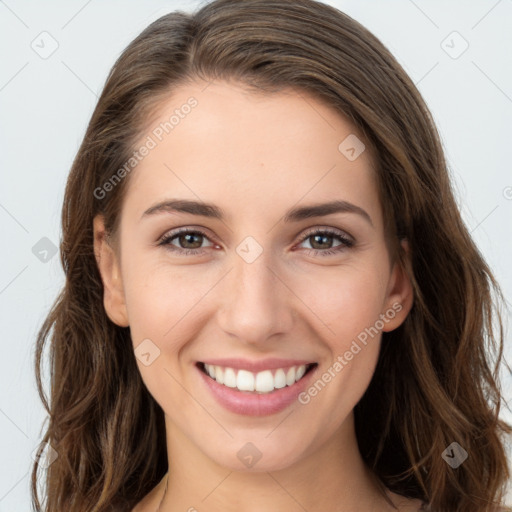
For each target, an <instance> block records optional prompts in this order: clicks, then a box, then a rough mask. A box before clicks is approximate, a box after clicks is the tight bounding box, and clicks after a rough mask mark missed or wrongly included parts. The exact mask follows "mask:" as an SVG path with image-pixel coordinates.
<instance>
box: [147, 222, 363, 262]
mask: <svg viewBox="0 0 512 512" xmlns="http://www.w3.org/2000/svg"><path fill="white" fill-rule="evenodd" d="M183 234H191V235H201V236H203V237H205V238H206V239H208V240H209V238H208V235H207V234H206V233H205V232H204V231H201V230H200V229H189V228H181V229H178V230H176V231H173V232H171V233H168V234H166V235H164V236H163V237H162V238H161V239H160V240H159V241H158V243H157V245H158V246H166V249H167V250H169V251H172V252H177V253H181V254H182V255H184V256H188V255H196V256H198V255H200V254H202V253H203V252H204V250H202V249H181V248H176V247H173V246H172V245H171V243H170V242H171V241H172V240H174V239H175V238H177V237H178V236H179V235H183ZM315 235H328V236H332V237H333V238H337V239H338V240H339V241H341V242H342V243H341V244H340V245H338V246H337V247H334V248H331V249H326V250H321V249H306V250H307V251H308V254H309V252H310V251H312V252H313V253H314V254H318V253H320V254H321V255H322V256H330V255H331V254H336V253H338V252H341V251H343V250H345V249H350V248H351V247H353V246H354V242H353V241H352V240H351V239H349V238H348V237H346V236H345V235H344V234H343V233H342V232H339V231H336V230H333V229H330V228H323V229H316V230H313V231H310V232H308V233H306V235H304V236H303V237H302V239H301V240H300V242H299V244H302V243H304V242H305V241H306V240H307V239H308V238H311V237H312V236H315Z"/></svg>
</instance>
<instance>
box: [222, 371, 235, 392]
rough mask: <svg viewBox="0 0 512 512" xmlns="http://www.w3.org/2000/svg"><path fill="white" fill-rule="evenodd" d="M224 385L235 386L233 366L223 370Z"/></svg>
mask: <svg viewBox="0 0 512 512" xmlns="http://www.w3.org/2000/svg"><path fill="white" fill-rule="evenodd" d="M224 386H228V387H229V388H236V373H235V370H233V368H226V370H225V371H224Z"/></svg>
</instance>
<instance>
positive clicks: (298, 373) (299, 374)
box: [295, 365, 306, 381]
mask: <svg viewBox="0 0 512 512" xmlns="http://www.w3.org/2000/svg"><path fill="white" fill-rule="evenodd" d="M305 373H306V366H305V365H302V366H299V367H298V368H297V371H296V372H295V381H298V380H300V379H302V377H303V376H304V374H305Z"/></svg>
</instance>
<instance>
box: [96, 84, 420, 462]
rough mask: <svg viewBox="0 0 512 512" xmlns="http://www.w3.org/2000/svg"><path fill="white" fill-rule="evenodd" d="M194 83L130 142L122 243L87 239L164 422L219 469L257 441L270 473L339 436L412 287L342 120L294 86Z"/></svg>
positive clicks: (357, 143)
mask: <svg viewBox="0 0 512 512" xmlns="http://www.w3.org/2000/svg"><path fill="white" fill-rule="evenodd" d="M205 85H206V84H204V83H200V84H199V83H198V84H194V85H187V86H186V87H185V86H183V87H182V88H179V89H176V90H175V91H174V92H173V94H172V96H170V97H169V98H168V100H167V101H166V102H165V103H163V104H162V105H161V108H160V109H159V111H158V115H157V116H156V117H155V118H154V119H153V120H152V124H151V127H150V129H149V130H148V132H147V133H146V134H145V135H144V136H143V137H142V138H141V140H140V143H139V144H137V145H136V148H140V147H141V146H142V145H144V144H147V146H153V144H152V143H150V142H149V139H148V137H149V138H150V139H151V140H152V141H153V142H154V143H155V144H154V147H151V148H150V149H149V150H148V151H147V152H146V151H142V152H141V153H146V154H145V156H143V157H141V158H140V161H139V162H138V164H137V166H136V167H135V169H134V170H133V171H132V172H131V174H130V176H129V180H130V182H129V186H128V188H127V192H126V196H125V198H124V202H123V207H122V211H121V221H120V227H119V233H118V235H119V238H118V240H119V245H118V246H117V252H113V251H111V250H110V249H109V247H108V246H107V245H106V244H104V243H100V242H99V241H98V242H97V244H96V251H97V254H98V261H99V265H100V269H101V272H102V276H103V279H104V283H105V299H104V303H105V308H106V310H107V313H108V315H109V317H110V318H111V319H112V320H113V321H114V322H115V323H117V324H119V325H124V326H128V325H129V327H130V331H131V336H132V340H133V348H134V350H135V354H136V355H137V365H138V367H139V370H140V373H141V376H142V379H143V381H144V383H145V385H146V386H147V388H148V390H149V392H150V393H151V394H152V396H153V397H154V398H155V400H156V401H157V402H158V403H159V404H160V406H161V407H162V409H163V411H164V413H165V415H166V426H167V428H168V432H169V431H172V432H173V433H174V434H173V435H176V436H180V437H181V438H182V439H184V440H186V442H187V443H188V444H189V446H190V447H193V449H194V450H196V451H197V453H201V454H202V455H204V456H206V457H208V458H209V459H210V460H212V461H214V462H216V463H218V464H220V465H222V466H224V467H228V468H231V469H235V470H243V469H246V467H245V466H244V461H243V458H244V454H245V452H244V451H242V452H240V450H241V449H242V450H245V451H246V452H247V451H248V452H251V451H254V453H257V452H256V449H257V450H258V451H259V452H260V453H261V454H263V456H262V458H261V460H260V461H259V462H258V465H257V468H258V470H261V471H263V470H266V471H268V470H276V469H281V468H285V467H287V466H289V465H291V464H293V463H295V462H298V461H299V460H301V459H304V458H306V457H308V456H311V455H312V454H314V453H315V452H316V451H317V450H319V449H320V447H321V446H324V445H325V443H326V442H328V441H330V440H333V439H348V438H349V437H350V436H349V434H348V433H349V432H350V429H349V428H348V427H347V425H350V420H351V419H352V411H353V408H354V406H355V405H356V403H357V402H358V401H359V399H360V398H361V396H362V395H363V393H364V391H365V390H366V388H367V387H368V384H369V382H370V380H371V378H372V375H373V372H374V369H375V366H376V363H377V359H378V355H379V349H380V342H381V336H382V331H391V330H393V329H395V328H396V327H398V326H399V325H400V324H401V323H402V322H403V320H404V319H405V317H406V315H407V313H408V311H409V310H410V307H411V301H412V299H411V287H410V282H409V280H408V278H407V277H406V275H405V273H404V272H402V270H401V269H400V267H399V266H398V264H396V265H393V264H392V263H393V262H392V261H391V260H390V255H389V254H388V250H387V245H386V240H385V236H384V222H383V221H384V219H383V217H382V212H381V205H380V202H379V197H378V192H377V187H376V181H375V175H374V171H373V169H372V161H371V158H370V154H369V150H368V149H366V150H363V151H362V152H361V150H362V149H363V146H362V145H361V143H364V139H363V137H362V136H361V135H360V134H358V132H357V131H356V129H355V127H354V126H352V125H351V124H350V123H349V122H348V121H347V120H346V119H345V118H343V117H342V116H341V115H340V114H339V113H337V112H336V111H334V110H332V109H331V108H330V107H328V106H326V105H324V104H323V103H322V102H319V101H318V100H317V99H315V98H314V97H312V96H309V95H306V94H304V93H302V92H301V93H300V94H299V93H298V92H295V91H294V90H288V91H286V92H282V93H278V94H271V95H255V94H253V93H249V92H247V91H245V90H244V89H243V88H241V87H240V86H239V85H236V84H232V83H227V82H214V83H211V84H210V85H209V86H208V87H206V88H205ZM191 97H193V98H194V99H195V101H193V102H190V101H189V103H187V101H188V100H189V98H191ZM187 104H188V105H192V104H193V105H194V106H193V107H191V108H186V107H184V106H185V105H187ZM176 110H178V115H175V119H174V121H171V122H173V123H174V124H173V126H172V127H171V128H169V126H170V125H169V124H168V125H165V123H166V122H169V118H170V117H171V115H173V113H175V111H176ZM176 119H179V120H178V121H176ZM162 126H163V127H165V128H167V132H166V130H165V129H164V128H162ZM347 137H349V138H348V139H347ZM355 137H357V139H356V138H355ZM345 139H346V140H345ZM343 141H345V142H343ZM148 142H149V143H148ZM340 144H341V146H340ZM351 148H352V149H351ZM172 201H181V203H174V204H171V202H172ZM185 201H186V202H197V203H199V206H197V205H196V206H193V205H191V203H185ZM335 202H337V203H336V204H337V208H331V210H329V209H324V210H323V211H322V209H321V208H320V209H316V210H315V209H314V208H312V207H313V206H316V205H321V204H325V203H333V204H334V203H335ZM166 203H167V204H166ZM205 204H208V205H211V206H210V207H205ZM102 226H103V224H102V219H101V218H100V217H98V218H96V219H95V231H96V234H97V236H98V234H99V233H101V231H102ZM98 240H99V239H98ZM205 364H206V366H205ZM207 373H211V375H212V376H213V377H214V378H212V376H210V375H207ZM254 386H255V387H256V390H254V391H251V387H252V389H254ZM239 388H241V389H239ZM205 432H207V433H208V435H205ZM347 436H348V437H347ZM351 440H352V441H353V438H352V439H351ZM248 442H251V443H252V445H254V446H252V445H247V443H248ZM249 455H251V453H249ZM246 466H247V464H246ZM247 467H248V466H247Z"/></svg>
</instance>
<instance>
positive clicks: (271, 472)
mask: <svg viewBox="0 0 512 512" xmlns="http://www.w3.org/2000/svg"><path fill="white" fill-rule="evenodd" d="M166 430H167V450H168V460H169V473H168V476H169V480H168V489H167V492H166V493H165V495H164V494H163V493H162V497H163V499H162V502H161V506H160V510H159V512H174V511H176V510H187V511H188V510H190V511H194V510H206V509H207V510H208V512H221V511H222V512H232V511H233V512H234V511H235V510H236V511H237V512H255V511H261V510H280V511H290V512H291V511H299V510H308V512H316V511H321V510H322V511H324V510H343V511H347V512H348V511H354V512H356V511H357V512H359V511H361V512H362V511H367V510H380V511H383V512H384V511H388V510H389V511H391V510H393V508H392V506H391V505H390V501H389V498H386V497H385V496H384V495H383V492H382V490H381V489H380V487H379V485H378V483H377V479H376V477H375V476H374V475H372V473H371V472H370V471H369V469H368V468H367V467H366V465H365V464H364V462H363V460H362V458H361V455H360V453H359V450H358V447H357V441H356V437H355V430H354V423H353V416H352V415H351V416H350V417H349V418H347V421H346V422H345V423H344V424H343V425H342V427H341V428H340V430H339V431H338V432H335V433H333V434H331V435H330V436H327V437H326V439H325V441H324V442H323V444H320V445H319V446H315V447H314V448H312V449H311V451H310V453H306V454H302V455H303V456H302V457H300V458H298V459H297V460H296V461H295V462H293V463H292V464H291V465H286V463H285V462H283V463H282V465H283V466H284V467H282V468H277V466H279V464H278V463H277V462H276V464H275V466H276V468H271V467H268V466H267V469H265V466H263V464H261V465H259V464H255V465H254V466H253V467H252V468H251V469H250V470H245V471H241V470H239V469H234V468H229V467H225V466H223V465H220V464H218V463H217V462H215V461H214V460H212V457H208V456H207V455H205V454H204V453H203V452H202V451H200V450H199V449H198V448H197V446H196V445H195V444H193V443H192V442H191V441H190V439H188V438H187V437H186V436H185V435H184V434H183V432H182V431H181V430H180V429H178V428H177V426H176V425H173V424H172V423H171V422H170V421H169V418H167V417H166ZM231 442H233V440H231ZM233 444H234V445H235V446H243V445H244V444H245V443H243V442H238V443H235V442H233ZM255 444H257V443H255ZM235 450H236V448H235ZM263 457H264V454H262V458H261V461H263ZM258 467H259V468H260V469H258ZM341 504H342V505H341ZM340 507H342V508H340Z"/></svg>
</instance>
